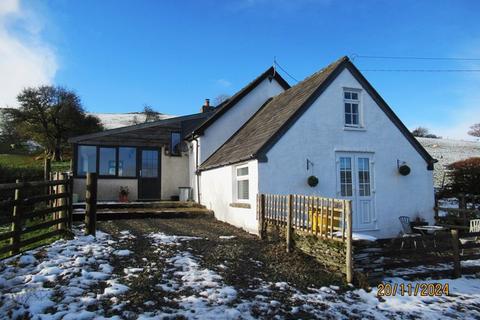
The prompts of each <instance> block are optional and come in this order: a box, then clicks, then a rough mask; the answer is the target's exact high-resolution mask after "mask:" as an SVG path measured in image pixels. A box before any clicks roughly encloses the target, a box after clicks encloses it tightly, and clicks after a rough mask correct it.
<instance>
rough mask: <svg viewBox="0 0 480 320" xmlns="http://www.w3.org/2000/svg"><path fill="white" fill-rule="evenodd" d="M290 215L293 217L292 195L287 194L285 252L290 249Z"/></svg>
mask: <svg viewBox="0 0 480 320" xmlns="http://www.w3.org/2000/svg"><path fill="white" fill-rule="evenodd" d="M292 217H293V195H291V194H289V195H288V198H287V234H286V238H287V252H290V251H291V250H292V231H293V229H292Z"/></svg>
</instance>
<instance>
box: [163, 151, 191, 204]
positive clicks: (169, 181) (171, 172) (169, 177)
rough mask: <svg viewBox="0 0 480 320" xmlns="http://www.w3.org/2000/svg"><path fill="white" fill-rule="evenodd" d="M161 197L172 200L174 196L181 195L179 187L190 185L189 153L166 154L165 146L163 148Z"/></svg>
mask: <svg viewBox="0 0 480 320" xmlns="http://www.w3.org/2000/svg"><path fill="white" fill-rule="evenodd" d="M161 154H162V156H161V159H162V162H161V180H162V184H161V191H160V193H161V198H162V200H170V198H171V197H172V196H178V195H179V190H178V188H179V187H188V186H189V173H188V172H189V171H188V166H189V163H188V161H189V160H188V155H187V154H182V156H177V157H175V156H169V155H165V148H162V150H161Z"/></svg>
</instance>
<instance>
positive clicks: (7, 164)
mask: <svg viewBox="0 0 480 320" xmlns="http://www.w3.org/2000/svg"><path fill="white" fill-rule="evenodd" d="M69 168H70V161H61V162H52V171H68V170H69ZM16 179H22V180H30V181H32V180H42V179H43V160H35V157H34V156H31V155H20V154H0V183H6V182H15V180H16Z"/></svg>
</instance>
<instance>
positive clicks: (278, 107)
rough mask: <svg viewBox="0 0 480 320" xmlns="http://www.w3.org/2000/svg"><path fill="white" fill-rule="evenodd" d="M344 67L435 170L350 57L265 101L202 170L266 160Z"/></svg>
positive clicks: (202, 166) (207, 160)
mask: <svg viewBox="0 0 480 320" xmlns="http://www.w3.org/2000/svg"><path fill="white" fill-rule="evenodd" d="M344 68H348V69H349V70H350V71H351V72H352V74H353V75H354V76H355V77H356V78H357V80H359V82H360V83H361V84H362V86H363V87H364V88H365V89H366V90H367V92H369V93H370V95H371V96H372V97H373V98H374V100H375V101H376V102H377V103H378V104H379V106H380V107H381V108H382V110H383V111H384V112H385V113H386V114H387V116H388V117H389V118H390V119H391V120H392V122H393V123H394V124H395V125H396V126H397V127H398V128H399V129H400V131H401V132H402V133H403V134H404V136H405V137H406V138H407V139H408V140H409V141H410V143H411V144H412V145H413V146H414V147H415V149H416V150H417V151H418V152H419V153H420V154H421V155H422V156H423V157H424V159H425V160H426V161H427V163H428V164H429V166H430V165H431V166H432V169H433V162H434V160H433V158H432V157H431V156H430V155H429V154H428V152H427V151H425V149H424V148H423V147H422V146H421V145H420V143H418V141H417V140H416V139H415V138H414V137H413V136H412V135H411V133H410V131H408V129H407V128H406V127H405V126H404V125H403V123H402V122H401V121H400V120H399V119H398V117H397V116H396V115H395V114H394V113H393V111H392V110H391V109H390V107H388V105H387V104H386V103H385V101H384V100H383V99H382V98H381V97H380V95H379V94H378V93H377V92H376V91H375V90H374V89H373V87H372V86H371V85H370V84H369V83H368V82H367V80H366V79H365V78H364V77H363V76H362V75H361V74H360V72H359V71H358V69H356V68H355V66H353V64H352V63H351V62H350V61H349V59H348V57H342V58H340V59H339V60H337V61H335V62H333V63H332V64H330V65H328V66H327V67H325V68H324V69H322V70H320V71H318V72H317V73H314V74H313V75H311V76H310V77H308V78H306V79H305V80H303V81H302V82H300V83H298V84H297V85H295V86H293V87H291V88H290V89H288V90H286V91H284V92H282V93H280V94H279V95H277V96H275V97H273V98H271V99H270V100H268V101H267V102H265V104H264V105H263V106H262V107H261V108H260V109H259V110H258V111H257V112H256V113H255V114H254V115H253V116H252V117H251V118H250V119H249V120H248V121H247V122H246V123H245V124H244V125H243V126H242V127H241V128H240V129H239V130H238V131H237V132H236V133H235V134H233V135H232V137H230V138H229V139H228V140H227V141H226V142H225V143H224V144H223V145H222V146H221V147H220V148H218V149H217V151H215V152H214V153H213V154H212V155H211V156H210V157H209V158H208V159H206V160H205V161H204V162H203V163H202V164H201V166H200V168H199V169H200V170H208V169H213V168H217V167H222V166H225V165H230V164H234V163H239V162H242V161H246V160H250V159H255V158H256V159H258V160H259V161H262V160H264V159H265V154H266V152H267V151H268V149H269V148H270V147H271V146H273V145H274V144H275V142H276V141H277V140H278V139H280V137H281V136H282V135H283V133H285V132H286V131H287V130H288V129H289V128H290V126H291V125H293V123H294V122H295V121H296V120H297V119H298V118H299V117H300V116H301V115H302V114H303V112H304V111H305V110H307V109H308V107H309V106H310V105H311V104H312V103H313V102H314V101H315V100H316V99H317V98H318V97H319V96H320V94H321V93H322V92H323V91H324V90H325V88H326V87H328V85H329V84H330V83H331V82H332V81H333V80H334V79H335V78H336V77H337V75H338V74H340V72H341V71H342V70H343V69H344Z"/></svg>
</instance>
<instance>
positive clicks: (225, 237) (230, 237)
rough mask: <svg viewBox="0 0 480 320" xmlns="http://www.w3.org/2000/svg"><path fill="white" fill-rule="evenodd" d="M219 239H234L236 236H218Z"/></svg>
mask: <svg viewBox="0 0 480 320" xmlns="http://www.w3.org/2000/svg"><path fill="white" fill-rule="evenodd" d="M218 238H219V239H224V240H230V239H235V238H236V236H219V237H218Z"/></svg>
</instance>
